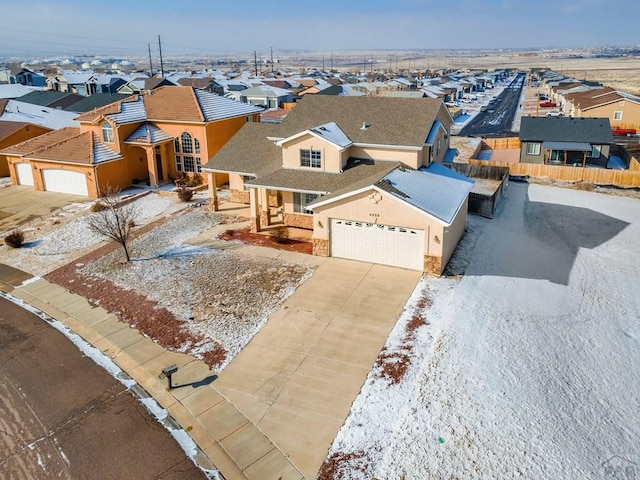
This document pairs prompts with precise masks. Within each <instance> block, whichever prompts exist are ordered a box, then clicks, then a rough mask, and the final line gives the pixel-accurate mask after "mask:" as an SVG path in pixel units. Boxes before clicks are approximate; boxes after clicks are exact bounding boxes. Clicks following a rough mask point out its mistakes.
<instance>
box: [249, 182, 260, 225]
mask: <svg viewBox="0 0 640 480" xmlns="http://www.w3.org/2000/svg"><path fill="white" fill-rule="evenodd" d="M258 197H259V195H258V189H257V188H250V189H249V211H250V217H251V232H253V233H256V232H259V231H260V201H259V199H258Z"/></svg>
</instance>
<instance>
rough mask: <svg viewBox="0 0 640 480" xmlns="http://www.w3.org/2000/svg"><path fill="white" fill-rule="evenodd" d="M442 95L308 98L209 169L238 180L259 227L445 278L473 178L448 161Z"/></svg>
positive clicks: (239, 193) (328, 250) (247, 131)
mask: <svg viewBox="0 0 640 480" xmlns="http://www.w3.org/2000/svg"><path fill="white" fill-rule="evenodd" d="M451 123H452V119H451V116H450V115H449V112H448V111H447V109H446V108H445V107H444V105H443V104H442V101H441V100H439V99H428V98H418V99H414V98H380V97H371V98H369V97H330V96H314V95H308V96H305V97H304V98H303V99H302V100H301V101H300V102H299V105H298V106H297V107H296V108H295V109H294V110H293V111H292V112H291V113H290V114H289V115H288V116H287V117H286V118H285V120H284V121H283V122H282V124H280V125H274V124H269V125H267V124H247V125H245V126H244V127H243V128H242V129H241V130H240V131H239V132H238V133H237V134H236V135H235V136H234V137H233V138H232V139H231V140H230V141H229V143H228V144H227V145H225V146H224V147H223V148H222V149H221V151H220V152H219V153H218V154H217V155H215V156H214V157H213V158H212V159H211V160H210V161H209V162H208V163H207V164H206V165H204V166H203V172H206V173H207V174H208V175H209V187H210V188H209V191H210V196H211V197H212V199H213V203H214V205H217V188H216V183H215V174H219V173H226V174H228V175H229V190H230V198H231V200H232V201H236V202H244V203H248V204H249V205H250V209H251V220H252V229H253V230H254V231H259V230H262V229H267V228H269V227H271V226H273V225H278V224H283V225H287V226H295V227H300V228H306V229H309V230H312V231H313V251H314V254H316V255H321V256H337V257H343V258H350V259H355V260H362V261H368V262H373V263H382V264H388V265H395V266H400V267H404V268H410V269H417V270H422V271H425V272H429V273H435V274H440V273H442V271H443V270H444V267H445V266H446V264H447V262H448V261H449V259H450V258H451V255H452V253H453V251H454V249H455V247H456V245H457V244H458V242H459V240H460V238H461V237H462V235H463V233H464V229H465V225H466V215H467V199H468V194H469V191H470V189H471V186H472V183H473V182H472V181H471V180H470V179H468V178H466V177H463V176H462V175H459V174H456V173H454V172H452V171H451V170H449V169H448V168H446V167H444V166H443V165H441V163H442V162H443V160H444V158H445V155H446V153H447V150H448V148H449V127H450V126H451Z"/></svg>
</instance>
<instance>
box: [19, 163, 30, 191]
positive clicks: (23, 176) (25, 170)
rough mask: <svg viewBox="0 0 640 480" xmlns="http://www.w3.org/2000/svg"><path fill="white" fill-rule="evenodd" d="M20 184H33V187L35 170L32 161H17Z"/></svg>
mask: <svg viewBox="0 0 640 480" xmlns="http://www.w3.org/2000/svg"><path fill="white" fill-rule="evenodd" d="M16 174H17V175H18V185H31V186H32V187H33V170H31V164H30V163H24V162H22V163H16Z"/></svg>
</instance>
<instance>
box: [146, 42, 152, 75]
mask: <svg viewBox="0 0 640 480" xmlns="http://www.w3.org/2000/svg"><path fill="white" fill-rule="evenodd" d="M147 47H149V77H151V78H153V63H151V44H150V43H147Z"/></svg>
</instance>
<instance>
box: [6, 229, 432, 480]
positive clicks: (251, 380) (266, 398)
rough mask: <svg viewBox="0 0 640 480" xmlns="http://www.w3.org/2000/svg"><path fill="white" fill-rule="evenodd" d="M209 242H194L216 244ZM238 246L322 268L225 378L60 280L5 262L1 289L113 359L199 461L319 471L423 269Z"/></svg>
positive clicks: (280, 471)
mask: <svg viewBox="0 0 640 480" xmlns="http://www.w3.org/2000/svg"><path fill="white" fill-rule="evenodd" d="M226 228H229V226H228V225H227V226H226ZM211 238H212V237H211V236H209V239H211ZM212 242H213V243H215V241H214V240H207V239H206V238H201V239H199V240H197V241H196V242H195V243H199V244H202V245H207V246H217V245H214V244H213V243H212ZM209 243H212V244H211V245H208V244H209ZM227 246H229V245H228V244H227ZM234 248H237V250H238V251H241V252H242V253H244V254H252V255H265V256H273V257H278V258H282V259H286V260H290V261H302V262H312V263H314V264H316V265H317V270H316V272H315V273H314V275H313V276H312V277H311V278H310V279H309V280H307V281H306V282H305V283H304V284H303V285H302V286H300V287H299V288H298V289H297V290H296V292H295V293H294V294H293V295H292V296H291V297H290V298H289V299H288V300H287V301H286V302H285V304H284V305H283V306H282V308H281V309H280V310H278V311H277V312H275V313H274V314H273V315H272V317H271V318H270V319H269V321H268V322H267V324H266V325H265V326H264V327H263V328H262V330H261V331H260V332H259V333H258V334H257V335H256V336H255V337H254V339H253V340H252V341H251V342H250V343H249V345H247V347H245V349H244V350H243V351H242V352H241V353H240V354H239V355H238V356H237V357H236V358H235V359H234V360H233V361H232V362H231V364H230V365H229V366H228V367H227V368H226V369H225V370H224V371H223V372H222V373H221V374H220V375H219V377H218V376H216V375H214V374H213V373H212V372H211V370H210V369H209V367H208V366H207V365H206V364H204V362H202V361H200V360H197V359H195V358H194V357H191V356H189V355H184V354H179V353H173V352H169V351H166V350H164V349H163V348H162V347H160V346H159V345H157V344H156V343H155V342H153V341H152V340H151V339H149V338H148V337H145V336H143V335H141V334H140V333H139V332H138V331H137V330H136V329H133V328H131V327H129V325H128V324H126V323H123V322H120V321H119V320H118V319H117V318H116V317H115V316H114V315H113V314H110V313H109V312H107V311H105V310H104V309H102V308H101V307H96V306H94V305H91V304H90V303H89V302H88V301H87V300H86V299H84V298H82V297H80V296H78V295H75V294H72V293H70V292H68V291H67V290H65V289H64V288H62V287H60V286H58V285H54V284H51V283H49V282H47V281H45V280H43V279H32V281H30V282H27V283H26V284H23V282H25V280H28V279H29V277H30V276H29V275H28V274H25V273H24V272H21V271H19V270H16V269H13V268H11V267H6V266H0V289H1V290H3V291H5V292H7V293H10V294H11V295H13V296H15V297H17V298H21V299H22V300H24V301H25V302H27V303H29V304H31V305H33V306H34V307H36V308H38V309H40V310H42V311H43V312H45V313H47V314H48V315H50V316H51V317H53V318H55V319H57V320H59V321H61V322H62V323H63V324H65V325H66V326H68V327H69V328H70V329H71V330H73V331H74V332H76V333H77V334H79V335H80V336H82V337H83V338H84V339H85V340H86V341H87V342H89V343H91V344H92V345H94V346H95V347H97V348H99V349H100V350H101V351H102V352H104V353H105V354H106V355H108V356H109V357H110V358H112V359H113V360H114V361H115V362H116V363H117V364H118V365H119V366H120V367H121V368H122V369H123V370H124V371H125V372H127V374H129V375H130V376H131V377H132V378H133V379H134V380H135V381H136V382H137V383H138V384H139V385H141V386H142V387H143V388H144V389H145V390H146V391H147V392H148V393H149V394H150V395H151V396H153V397H154V398H155V399H156V401H158V403H159V404H160V405H161V406H162V407H163V408H165V409H167V411H168V412H169V414H170V415H171V416H172V417H173V418H174V419H175V420H176V421H177V422H178V423H179V424H180V426H181V427H183V428H184V429H185V430H186V431H187V432H188V433H189V435H191V437H192V438H193V439H194V440H195V442H196V443H197V444H198V446H199V447H200V448H201V450H202V452H203V455H201V457H200V463H201V465H202V466H203V467H205V468H217V469H218V470H219V471H220V472H221V473H222V475H223V476H224V478H226V479H227V480H232V479H256V480H257V479H260V480H268V479H274V480H276V479H282V480H287V479H301V478H309V479H311V478H315V476H316V474H317V472H318V470H319V468H320V466H321V464H322V461H323V459H324V458H325V456H326V454H327V451H328V448H329V447H330V445H331V442H332V441H333V438H334V437H335V435H336V433H337V431H338V429H339V428H340V426H341V425H342V424H343V423H344V420H345V418H346V416H347V415H348V413H349V410H350V407H351V403H352V402H353V400H354V399H355V397H356V396H357V394H358V392H359V391H360V388H361V386H362V384H363V383H364V380H365V378H366V375H367V374H368V372H369V371H370V369H371V366H372V365H373V363H374V361H375V359H376V357H377V355H378V353H379V351H380V349H381V348H382V346H383V344H384V342H385V340H386V338H387V336H388V334H389V331H390V330H391V328H392V327H393V325H394V324H395V322H396V320H397V318H398V315H399V314H400V312H401V310H402V307H403V306H404V304H405V303H406V300H407V299H408V297H409V295H410V294H411V292H412V291H413V288H414V287H415V285H416V283H417V281H418V279H419V278H420V275H421V274H420V272H417V271H409V270H401V269H396V268H391V267H384V266H381V265H371V264H366V263H359V262H351V261H348V260H340V259H334V258H319V257H312V256H309V255H302V254H296V253H291V252H283V251H277V250H272V249H267V248H263V247H253V246H248V245H235V246H234ZM171 364H177V365H178V367H179V370H178V372H177V373H176V374H175V375H174V376H173V383H174V385H177V386H178V387H179V388H174V389H172V390H168V389H167V387H166V385H167V384H166V380H162V379H160V378H158V375H159V373H160V372H161V370H162V368H163V367H166V366H168V365H171ZM214 465H215V467H214Z"/></svg>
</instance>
